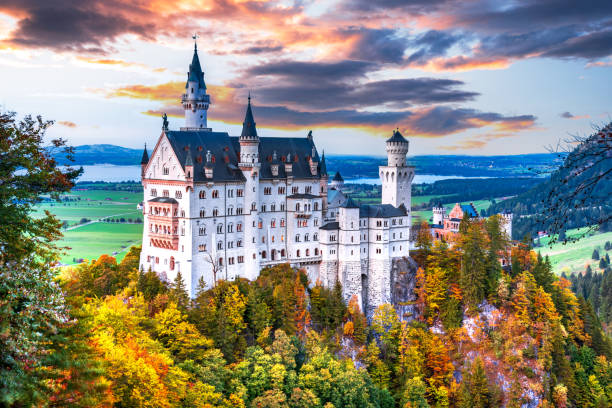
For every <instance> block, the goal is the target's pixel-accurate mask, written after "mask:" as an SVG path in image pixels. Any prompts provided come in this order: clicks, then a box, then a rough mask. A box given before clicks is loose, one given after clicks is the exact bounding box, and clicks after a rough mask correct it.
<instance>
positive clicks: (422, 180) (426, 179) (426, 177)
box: [344, 174, 491, 184]
mask: <svg viewBox="0 0 612 408" xmlns="http://www.w3.org/2000/svg"><path fill="white" fill-rule="evenodd" d="M485 178H491V177H464V176H436V175H434V174H415V175H414V179H413V180H412V184H431V183H435V182H436V181H439V180H448V179H485ZM344 182H345V183H347V184H380V179H379V178H356V179H345V180H344Z"/></svg>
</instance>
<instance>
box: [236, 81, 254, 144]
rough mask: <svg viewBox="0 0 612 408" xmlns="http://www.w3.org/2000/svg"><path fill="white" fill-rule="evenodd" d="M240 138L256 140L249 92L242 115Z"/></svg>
mask: <svg viewBox="0 0 612 408" xmlns="http://www.w3.org/2000/svg"><path fill="white" fill-rule="evenodd" d="M240 137H241V138H252V139H257V128H256V127H255V119H254V118H253V110H252V109H251V92H249V97H248V103H247V110H246V114H245V115H244V122H243V123H242V133H241V134H240Z"/></svg>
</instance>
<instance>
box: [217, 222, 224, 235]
mask: <svg viewBox="0 0 612 408" xmlns="http://www.w3.org/2000/svg"><path fill="white" fill-rule="evenodd" d="M217 234H223V224H218V225H217Z"/></svg>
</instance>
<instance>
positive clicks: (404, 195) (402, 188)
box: [379, 129, 414, 213]
mask: <svg viewBox="0 0 612 408" xmlns="http://www.w3.org/2000/svg"><path fill="white" fill-rule="evenodd" d="M407 154H408V141H407V140H406V139H404V136H402V134H401V133H400V132H399V130H397V129H396V130H394V131H393V135H392V136H391V137H390V138H389V139H387V165H386V166H380V167H379V170H380V178H381V181H382V203H383V204H391V205H392V206H394V207H400V206H401V205H402V204H403V205H404V207H405V208H406V211H408V213H410V204H411V198H412V192H411V189H412V179H413V178H414V167H412V166H407V165H406V155H407Z"/></svg>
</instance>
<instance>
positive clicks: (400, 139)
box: [387, 128, 408, 143]
mask: <svg viewBox="0 0 612 408" xmlns="http://www.w3.org/2000/svg"><path fill="white" fill-rule="evenodd" d="M393 142H395V143H408V141H407V140H406V138H404V136H402V134H401V133H400V131H399V128H397V129H394V130H393V136H391V137H390V138H389V139H387V143H393Z"/></svg>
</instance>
